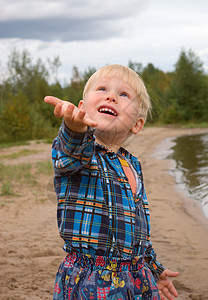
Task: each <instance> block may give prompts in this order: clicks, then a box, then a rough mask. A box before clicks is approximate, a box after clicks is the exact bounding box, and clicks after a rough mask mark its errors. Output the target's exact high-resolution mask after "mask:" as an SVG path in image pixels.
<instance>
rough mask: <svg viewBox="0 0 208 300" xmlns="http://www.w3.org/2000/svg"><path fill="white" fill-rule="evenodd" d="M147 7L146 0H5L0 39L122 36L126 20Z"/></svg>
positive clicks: (64, 39)
mask: <svg viewBox="0 0 208 300" xmlns="http://www.w3.org/2000/svg"><path fill="white" fill-rule="evenodd" d="M147 5H148V1H145V0H139V1H138V0H129V1H128V2H127V1H124V0H120V1H119V0H111V1H102V3H100V1H96V0H88V1H86V0H85V1H84V0H76V1H75V0H70V1H67V0H63V1H57V0H54V1H51V0H37V1H34V0H33V1H30V2H29V1H26V0H20V1H18V2H17V1H10V2H9V3H8V2H7V1H5V0H3V2H2V3H1V12H2V13H1V21H0V38H22V39H28V38H30V39H40V40H45V41H52V40H60V41H74V40H94V39H105V38H109V37H113V36H119V35H122V33H123V31H124V30H125V26H126V22H125V20H126V19H128V18H131V17H132V16H135V15H138V14H140V13H141V12H142V11H143V10H145V9H146V7H147Z"/></svg>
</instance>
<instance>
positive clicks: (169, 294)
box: [157, 270, 179, 300]
mask: <svg viewBox="0 0 208 300" xmlns="http://www.w3.org/2000/svg"><path fill="white" fill-rule="evenodd" d="M178 275H179V273H178V272H172V271H170V270H164V271H163V272H162V274H161V275H160V276H159V278H160V279H159V280H158V282H157V286H158V289H159V294H160V299H161V300H166V299H169V300H174V297H173V296H175V297H178V293H177V291H176V289H175V287H174V285H173V284H172V282H171V281H170V279H169V277H176V276H178Z"/></svg>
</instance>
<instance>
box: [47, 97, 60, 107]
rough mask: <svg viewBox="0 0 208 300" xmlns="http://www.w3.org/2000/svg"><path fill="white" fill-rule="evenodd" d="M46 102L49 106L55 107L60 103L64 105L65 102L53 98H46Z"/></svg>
mask: <svg viewBox="0 0 208 300" xmlns="http://www.w3.org/2000/svg"><path fill="white" fill-rule="evenodd" d="M44 101H45V102H46V103H49V104H51V105H53V106H56V105H57V104H58V103H62V102H63V101H62V100H61V99H59V98H56V97H53V96H46V97H45V98H44Z"/></svg>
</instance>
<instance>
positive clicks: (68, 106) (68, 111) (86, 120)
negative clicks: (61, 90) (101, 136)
mask: <svg viewBox="0 0 208 300" xmlns="http://www.w3.org/2000/svg"><path fill="white" fill-rule="evenodd" d="M44 101H45V102H46V103H49V104H51V105H53V106H54V107H55V108H54V115H55V117H56V118H64V121H65V123H66V125H67V127H68V128H69V129H70V130H72V131H74V132H77V133H83V132H86V131H87V127H88V126H89V127H96V126H97V122H95V121H93V120H92V119H91V118H90V117H89V116H88V115H87V113H86V112H85V111H84V110H83V109H79V108H77V107H76V106H75V105H74V104H73V103H71V102H68V101H63V100H61V99H59V98H56V97H52V96H47V97H45V98H44Z"/></svg>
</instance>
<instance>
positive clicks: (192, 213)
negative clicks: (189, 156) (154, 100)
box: [0, 128, 208, 300]
mask: <svg viewBox="0 0 208 300" xmlns="http://www.w3.org/2000/svg"><path fill="white" fill-rule="evenodd" d="M204 131H206V132H208V129H204V130H203V129H177V128H146V129H144V131H143V132H142V133H140V134H139V135H138V136H137V137H136V139H135V140H134V141H131V143H130V145H129V146H128V149H129V150H130V151H131V152H132V153H133V154H134V155H136V156H138V157H139V160H140V161H141V162H142V166H143V173H144V180H145V188H146V192H147V196H148V199H149V205H150V211H151V227H152V241H153V244H154V247H155V250H156V252H157V253H158V260H159V261H160V262H162V263H163V265H164V266H165V267H167V268H169V269H171V270H176V271H179V272H180V276H178V277H177V278H175V279H174V280H173V281H174V284H175V286H176V287H177V289H178V292H179V297H178V299H181V300H186V299H189V300H190V299H192V300H205V299H208V220H207V219H206V218H205V216H204V214H203V212H202V209H201V207H200V205H199V203H198V202H197V201H195V200H193V199H190V198H188V197H187V196H185V195H184V194H183V193H182V192H181V191H180V190H179V189H178V188H177V186H176V184H175V179H174V178H173V177H172V176H171V175H170V172H169V170H170V166H171V165H170V164H171V162H170V161H166V160H158V159H156V158H155V156H154V155H153V154H154V151H155V149H156V147H160V142H161V141H162V140H164V139H166V138H168V137H175V136H180V135H185V134H195V133H202V132H204ZM158 145H159V146H158ZM161 147H162V146H161ZM20 149H35V150H39V151H40V152H38V153H36V154H33V155H30V157H29V160H28V158H27V161H28V162H29V163H30V164H31V165H32V170H33V165H35V164H36V163H37V162H38V161H47V160H50V145H46V144H41V143H39V144H36V143H32V144H31V145H28V146H19V147H15V148H8V149H2V150H0V157H1V156H2V155H5V153H6V154H9V153H12V152H18V151H20ZM162 150H163V149H161V151H162ZM157 151H158V148H157ZM159 151H160V150H159ZM1 162H2V163H4V165H5V166H6V165H7V164H10V165H11V160H10V161H9V160H6V159H4V160H1ZM22 163H25V158H21V157H19V158H18V159H15V162H14V165H18V164H22ZM0 184H1V182H0ZM12 184H13V192H14V195H11V196H9V195H8V196H0V197H1V201H0V204H1V205H0V226H1V231H0V265H1V268H0V299H2V300H4V299H5V300H17V299H18V300H22V299H31V300H33V299H34V300H36V299H44V300H47V299H52V291H53V284H54V278H55V273H56V271H57V268H58V266H59V264H60V262H61V261H62V259H63V258H64V256H65V253H64V251H63V250H62V246H63V242H62V240H61V238H60V237H59V233H58V230H57V225H56V199H55V195H54V193H53V192H52V190H53V174H52V173H51V174H50V175H44V174H41V173H40V174H39V175H38V176H37V182H36V183H34V184H26V183H25V184H22V183H18V181H17V182H15V183H12ZM0 188H1V186H0Z"/></svg>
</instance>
